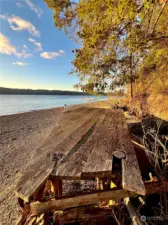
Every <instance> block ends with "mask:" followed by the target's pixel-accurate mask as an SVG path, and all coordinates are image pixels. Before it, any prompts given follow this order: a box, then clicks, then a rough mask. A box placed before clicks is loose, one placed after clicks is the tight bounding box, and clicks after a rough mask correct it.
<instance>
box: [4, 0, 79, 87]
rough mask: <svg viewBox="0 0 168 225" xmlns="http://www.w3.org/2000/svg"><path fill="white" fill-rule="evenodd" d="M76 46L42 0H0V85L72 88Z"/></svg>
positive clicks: (75, 81) (74, 82) (75, 80)
mask: <svg viewBox="0 0 168 225" xmlns="http://www.w3.org/2000/svg"><path fill="white" fill-rule="evenodd" d="M76 47H77V46H76V45H75V43H74V42H73V40H70V39H68V37H67V36H66V35H65V34H64V32H63V31H59V30H57V29H56V28H55V27H54V21H53V19H52V10H51V9H48V8H47V5H46V4H45V3H44V1H43V0H0V86H3V87H14V88H33V89H39V88H43V89H59V90H73V85H74V84H76V83H78V78H77V77H76V76H69V75H68V73H69V72H70V71H71V69H72V68H73V66H72V63H71V62H72V60H73V57H74V56H73V54H72V50H73V49H74V48H76Z"/></svg>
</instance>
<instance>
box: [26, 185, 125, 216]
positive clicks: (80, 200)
mask: <svg viewBox="0 0 168 225" xmlns="http://www.w3.org/2000/svg"><path fill="white" fill-rule="evenodd" d="M128 196H129V193H128V192H127V191H126V190H121V189H120V190H112V191H101V192H97V193H93V194H85V195H81V196H76V197H69V198H61V199H58V200H50V201H48V202H44V203H40V202H34V203H31V204H30V207H31V213H32V215H39V214H41V213H45V212H48V211H52V210H55V211H56V210H62V209H66V208H73V207H77V206H83V205H87V204H94V203H98V202H101V201H105V200H110V199H122V198H126V197H128Z"/></svg>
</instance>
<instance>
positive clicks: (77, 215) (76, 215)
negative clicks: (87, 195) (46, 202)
mask: <svg viewBox="0 0 168 225" xmlns="http://www.w3.org/2000/svg"><path fill="white" fill-rule="evenodd" d="M111 211H112V208H99V207H94V206H92V207H91V206H90V207H88V206H83V207H79V208H74V209H68V210H65V211H55V212H54V221H55V222H56V223H59V222H60V221H64V224H69V223H70V222H74V221H75V222H76V221H86V220H90V219H91V220H93V219H95V218H97V219H98V218H102V217H107V216H111V217H112V213H111Z"/></svg>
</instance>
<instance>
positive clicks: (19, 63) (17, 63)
mask: <svg viewBox="0 0 168 225" xmlns="http://www.w3.org/2000/svg"><path fill="white" fill-rule="evenodd" d="M13 65H17V66H27V65H28V64H27V63H24V62H13Z"/></svg>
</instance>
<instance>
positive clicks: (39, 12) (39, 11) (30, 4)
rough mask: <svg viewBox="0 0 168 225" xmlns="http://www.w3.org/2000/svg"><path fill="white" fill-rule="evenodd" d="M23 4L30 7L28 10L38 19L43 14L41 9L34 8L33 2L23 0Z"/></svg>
mask: <svg viewBox="0 0 168 225" xmlns="http://www.w3.org/2000/svg"><path fill="white" fill-rule="evenodd" d="M24 1H25V3H26V4H27V5H28V6H29V7H30V9H31V10H32V11H34V12H35V13H36V14H37V15H38V17H41V15H42V14H43V11H42V9H40V8H39V7H37V6H35V5H34V3H33V2H31V1H30V0H24Z"/></svg>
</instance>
